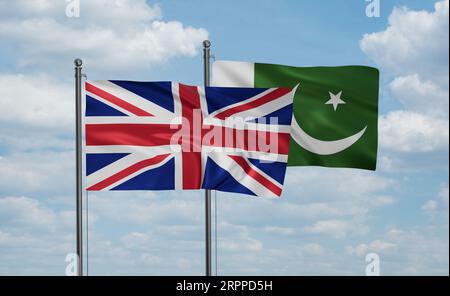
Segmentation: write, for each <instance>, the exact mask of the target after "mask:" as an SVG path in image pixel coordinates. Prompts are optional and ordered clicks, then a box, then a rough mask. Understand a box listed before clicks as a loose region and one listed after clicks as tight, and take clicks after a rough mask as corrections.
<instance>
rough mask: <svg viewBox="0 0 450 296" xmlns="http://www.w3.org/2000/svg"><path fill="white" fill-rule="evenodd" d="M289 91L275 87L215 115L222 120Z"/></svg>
mask: <svg viewBox="0 0 450 296" xmlns="http://www.w3.org/2000/svg"><path fill="white" fill-rule="evenodd" d="M290 91H291V89H289V88H277V89H275V90H274V91H272V92H270V93H268V94H266V95H264V96H262V97H260V98H259V99H257V100H254V101H251V102H249V103H246V104H243V105H238V106H236V107H233V108H230V109H227V110H225V111H223V112H220V113H219V114H217V115H216V116H215V117H217V118H219V119H222V120H223V119H226V118H227V117H230V116H232V115H233V114H236V113H239V112H242V111H246V110H249V109H253V108H256V107H259V106H261V105H264V104H266V103H268V102H270V101H273V100H275V99H277V98H279V97H282V96H284V95H285V94H287V93H289V92H290Z"/></svg>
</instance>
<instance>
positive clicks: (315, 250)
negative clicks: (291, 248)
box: [302, 243, 325, 255]
mask: <svg viewBox="0 0 450 296" xmlns="http://www.w3.org/2000/svg"><path fill="white" fill-rule="evenodd" d="M302 250H303V252H305V253H306V254H308V255H323V253H324V252H325V250H324V248H323V247H322V246H321V245H320V244H316V243H309V244H306V245H304V246H302Z"/></svg>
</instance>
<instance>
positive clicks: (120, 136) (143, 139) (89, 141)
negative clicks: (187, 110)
mask: <svg viewBox="0 0 450 296" xmlns="http://www.w3.org/2000/svg"><path fill="white" fill-rule="evenodd" d="M177 130H178V129H171V128H170V125H169V124H134V123H130V124H120V123H114V124H86V145H88V146H89V145H92V146H106V145H128V146H163V145H170V144H171V143H170V139H171V137H172V135H173V134H174V133H175V132H176V131H177Z"/></svg>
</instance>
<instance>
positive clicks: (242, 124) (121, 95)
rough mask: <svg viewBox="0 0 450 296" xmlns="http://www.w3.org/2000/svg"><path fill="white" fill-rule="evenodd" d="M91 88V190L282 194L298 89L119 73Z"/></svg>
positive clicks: (88, 99) (88, 132) (88, 125)
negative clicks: (131, 77) (142, 78)
mask: <svg viewBox="0 0 450 296" xmlns="http://www.w3.org/2000/svg"><path fill="white" fill-rule="evenodd" d="M85 90H86V114H85V115H86V116H85V118H84V120H85V132H86V175H87V190H91V191H97V190H169V189H201V188H203V189H214V190H220V191H227V192H237V193H243V194H249V195H257V196H280V195H281V192H282V188H283V182H284V175H285V172H286V163H287V156H288V150H289V139H290V126H291V119H292V99H293V93H294V91H293V90H291V89H287V88H269V89H266V88H224V87H200V86H189V85H184V84H181V83H175V82H135V81H115V80H111V81H88V82H86V84H85ZM236 118H237V119H242V120H236ZM231 119H234V120H231Z"/></svg>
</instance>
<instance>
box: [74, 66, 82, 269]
mask: <svg viewBox="0 0 450 296" xmlns="http://www.w3.org/2000/svg"><path fill="white" fill-rule="evenodd" d="M74 64H75V128H76V137H75V139H76V140H75V143H76V144H75V145H76V147H75V150H76V224H77V225H76V231H77V241H76V244H77V275H78V276H83V200H82V177H83V176H82V165H83V163H82V146H81V145H82V138H81V132H82V127H81V79H82V76H83V74H82V73H81V68H82V65H83V61H82V60H81V59H75V60H74Z"/></svg>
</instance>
